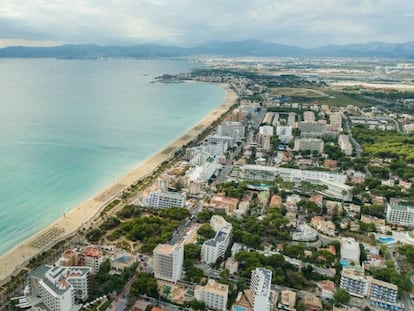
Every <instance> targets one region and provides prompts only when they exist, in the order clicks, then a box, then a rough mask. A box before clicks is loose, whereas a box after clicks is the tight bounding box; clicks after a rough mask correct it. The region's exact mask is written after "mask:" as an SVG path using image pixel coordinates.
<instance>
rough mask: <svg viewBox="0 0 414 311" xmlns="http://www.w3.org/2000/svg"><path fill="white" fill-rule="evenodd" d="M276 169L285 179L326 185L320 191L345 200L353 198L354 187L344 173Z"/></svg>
mask: <svg viewBox="0 0 414 311" xmlns="http://www.w3.org/2000/svg"><path fill="white" fill-rule="evenodd" d="M275 170H276V172H277V173H276V174H277V175H279V176H280V177H281V178H282V179H283V180H284V181H290V182H294V183H300V182H301V181H307V182H310V183H312V184H316V185H322V186H326V187H327V188H326V189H325V190H322V191H320V192H321V193H322V194H324V195H325V196H328V197H333V198H336V199H341V200H345V201H350V200H352V192H351V191H352V187H351V186H348V185H346V184H345V182H346V179H347V177H346V175H344V174H337V173H331V172H324V171H313V170H300V169H294V168H284V167H277V168H275Z"/></svg>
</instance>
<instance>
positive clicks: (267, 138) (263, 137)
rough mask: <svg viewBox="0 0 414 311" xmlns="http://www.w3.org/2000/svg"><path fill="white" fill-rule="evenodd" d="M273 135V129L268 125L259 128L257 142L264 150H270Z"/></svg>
mask: <svg viewBox="0 0 414 311" xmlns="http://www.w3.org/2000/svg"><path fill="white" fill-rule="evenodd" d="M273 135H274V128H273V126H270V125H265V126H261V127H260V128H259V140H260V144H261V145H262V148H263V149H264V150H270V149H271V138H272V137H273Z"/></svg>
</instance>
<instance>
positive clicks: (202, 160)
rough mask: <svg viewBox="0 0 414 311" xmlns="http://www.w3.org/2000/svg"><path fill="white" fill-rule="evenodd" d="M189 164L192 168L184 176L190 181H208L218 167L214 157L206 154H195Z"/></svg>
mask: <svg viewBox="0 0 414 311" xmlns="http://www.w3.org/2000/svg"><path fill="white" fill-rule="evenodd" d="M190 163H191V164H192V165H193V167H192V168H191V169H189V170H188V171H187V174H186V175H187V176H188V178H189V180H190V181H196V180H198V181H204V182H205V181H208V180H209V179H210V178H211V177H212V176H213V175H214V173H215V172H216V171H217V169H218V167H219V164H218V162H217V158H216V156H215V155H211V154H210V153H206V152H196V153H195V155H194V157H193V158H192V159H191V161H190Z"/></svg>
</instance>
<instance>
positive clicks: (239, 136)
mask: <svg viewBox="0 0 414 311" xmlns="http://www.w3.org/2000/svg"><path fill="white" fill-rule="evenodd" d="M217 135H218V136H229V137H232V138H233V142H234V143H237V142H239V141H242V140H243V138H244V136H245V128H244V125H243V124H242V123H241V122H234V121H225V122H223V123H221V124H219V126H218V127H217Z"/></svg>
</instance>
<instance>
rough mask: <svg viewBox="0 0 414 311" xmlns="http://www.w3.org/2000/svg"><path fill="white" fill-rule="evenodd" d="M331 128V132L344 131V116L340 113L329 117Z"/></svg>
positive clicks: (334, 113)
mask: <svg viewBox="0 0 414 311" xmlns="http://www.w3.org/2000/svg"><path fill="white" fill-rule="evenodd" d="M329 127H330V130H331V131H334V132H340V131H342V115H341V113H340V112H332V113H331V114H330V115H329Z"/></svg>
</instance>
